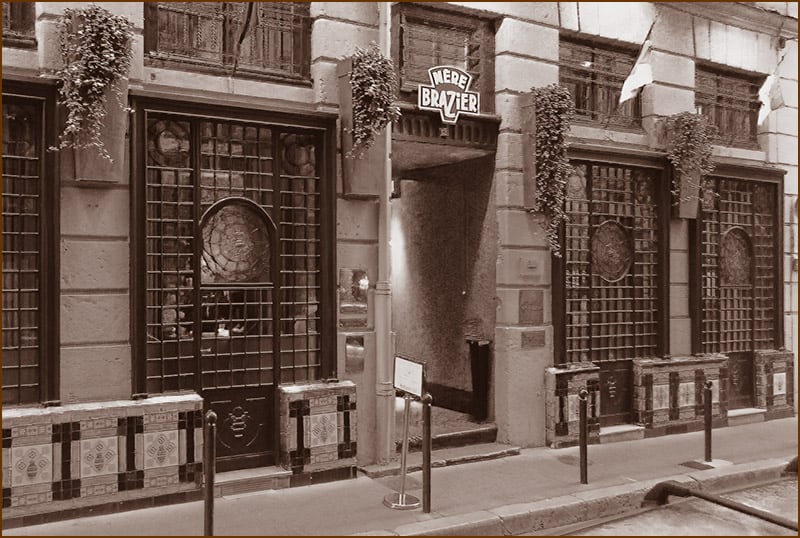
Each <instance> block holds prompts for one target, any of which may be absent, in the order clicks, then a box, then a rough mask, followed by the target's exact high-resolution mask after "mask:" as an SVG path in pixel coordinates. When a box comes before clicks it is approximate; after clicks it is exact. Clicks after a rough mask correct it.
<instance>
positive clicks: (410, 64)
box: [393, 4, 494, 112]
mask: <svg viewBox="0 0 800 538" xmlns="http://www.w3.org/2000/svg"><path fill="white" fill-rule="evenodd" d="M395 12H396V16H395V17H396V23H395V24H396V26H397V28H396V29H395V31H394V36H395V47H393V49H394V50H395V51H396V52H395V58H394V60H395V65H396V66H397V67H398V69H399V76H400V90H401V91H402V92H405V93H406V97H407V98H410V97H409V95H408V94H409V93H413V92H416V91H417V87H418V85H419V84H430V80H429V78H428V69H429V68H431V67H435V66H438V65H449V66H453V67H458V68H459V69H463V70H464V71H466V72H467V73H469V74H470V75H471V76H472V85H471V86H470V90H471V91H475V92H478V93H480V94H481V108H482V109H483V110H485V111H488V112H491V111H492V110H494V94H493V92H494V32H493V30H492V28H491V24H490V21H488V20H485V19H480V18H478V17H468V16H465V15H461V14H458V13H449V12H446V11H442V10H434V9H428V8H422V7H420V6H413V5H402V4H399V5H398V6H397V9H396V10H395ZM412 97H413V99H414V102H415V103H416V96H415V95H414V96H412Z"/></svg>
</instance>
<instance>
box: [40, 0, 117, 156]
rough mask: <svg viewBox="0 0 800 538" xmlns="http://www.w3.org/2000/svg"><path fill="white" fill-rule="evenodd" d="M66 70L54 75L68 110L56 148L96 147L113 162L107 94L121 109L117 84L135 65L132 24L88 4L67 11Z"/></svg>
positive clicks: (62, 33) (63, 32) (63, 36)
mask: <svg viewBox="0 0 800 538" xmlns="http://www.w3.org/2000/svg"><path fill="white" fill-rule="evenodd" d="M58 28H59V37H60V45H61V59H62V62H63V67H62V68H61V69H60V70H59V71H58V72H57V73H56V74H57V76H58V78H59V80H60V82H61V85H60V87H59V94H60V99H59V102H60V103H61V104H63V105H64V107H65V108H66V110H67V119H66V123H65V125H64V130H63V131H62V133H61V136H60V139H59V145H58V148H59V149H61V148H86V147H95V148H97V150H98V151H99V152H100V154H101V155H102V156H103V157H104V158H106V159H108V160H111V156H110V155H109V154H108V151H106V148H105V145H104V144H103V140H102V138H101V132H102V128H103V120H104V119H105V117H106V94H107V90H108V89H111V90H112V92H113V93H114V95H115V96H116V98H117V102H118V103H119V105H120V107H122V108H123V109H126V110H127V106H126V105H125V104H123V101H122V97H123V96H122V93H121V90H120V87H119V82H120V81H122V80H127V77H128V71H129V70H130V65H131V57H132V52H131V40H132V38H133V24H131V22H130V21H129V20H128V19H127V18H126V17H124V16H121V15H113V14H112V13H110V12H109V11H107V10H105V9H103V8H101V7H99V6H96V5H89V6H88V7H85V8H79V9H71V8H67V9H65V10H64V14H63V15H62V16H61V18H60V19H59V22H58Z"/></svg>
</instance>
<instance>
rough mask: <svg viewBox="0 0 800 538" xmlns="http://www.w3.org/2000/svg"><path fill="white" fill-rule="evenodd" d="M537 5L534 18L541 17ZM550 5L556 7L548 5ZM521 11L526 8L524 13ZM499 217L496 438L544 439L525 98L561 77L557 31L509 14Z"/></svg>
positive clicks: (540, 241) (538, 234) (501, 82)
mask: <svg viewBox="0 0 800 538" xmlns="http://www.w3.org/2000/svg"><path fill="white" fill-rule="evenodd" d="M542 6H543V5H539V6H538V7H537V8H536V9H534V10H533V11H535V13H532V14H530V17H534V16H535V15H537V14H538V16H544V15H543V14H542V13H541V9H539V8H541V7H542ZM550 7H553V6H550ZM523 15H524V14H523ZM495 50H496V58H495V84H496V94H495V107H496V111H497V115H499V116H501V117H502V123H501V124H500V134H499V136H498V141H497V157H496V161H495V182H496V185H495V193H496V198H495V199H496V205H497V223H498V236H499V237H498V252H497V273H496V282H497V297H498V305H497V326H496V328H495V366H494V370H495V371H494V379H495V380H496V382H495V387H494V390H495V420H496V423H497V427H498V440H499V441H501V442H507V443H513V444H517V445H523V446H540V445H543V444H544V443H545V435H544V433H545V409H544V406H543V405H542V404H543V402H544V400H545V387H544V378H545V376H544V371H545V368H546V367H548V366H551V365H552V364H553V358H552V357H553V351H552V349H553V336H552V335H553V331H552V316H551V309H550V305H551V298H550V297H551V277H550V256H551V255H550V250H549V247H548V244H547V240H546V237H545V231H544V228H543V227H542V222H541V217H540V216H538V215H532V214H530V213H528V212H527V211H526V210H525V200H524V193H523V182H524V181H528V180H531V178H524V173H523V170H524V162H523V161H524V154H523V147H524V145H523V137H524V136H525V135H524V134H523V125H522V124H521V118H522V110H521V105H522V103H521V100H522V96H523V95H524V94H526V93H528V92H529V91H530V89H531V88H532V87H534V86H545V85H547V84H551V83H554V82H557V81H558V67H557V65H556V64H557V61H558V31H557V30H556V29H554V28H551V27H545V26H541V25H537V24H533V23H531V22H529V20H522V19H521V18H520V19H517V18H511V17H506V18H504V19H503V21H502V23H501V24H500V27H499V29H498V31H497V34H496V41H495Z"/></svg>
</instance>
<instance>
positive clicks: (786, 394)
mask: <svg viewBox="0 0 800 538" xmlns="http://www.w3.org/2000/svg"><path fill="white" fill-rule="evenodd" d="M753 366H754V370H755V372H754V373H755V382H756V394H755V396H756V397H755V405H756V407H760V408H762V409H766V410H767V416H766V418H767V419H771V418H782V417H790V416H792V415H793V414H794V383H793V382H792V380H793V378H794V354H793V353H792V352H791V351H773V350H759V351H756V352H755V360H754V364H753Z"/></svg>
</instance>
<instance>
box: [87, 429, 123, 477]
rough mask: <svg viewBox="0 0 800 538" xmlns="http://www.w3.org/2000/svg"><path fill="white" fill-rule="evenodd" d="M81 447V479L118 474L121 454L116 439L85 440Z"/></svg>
mask: <svg viewBox="0 0 800 538" xmlns="http://www.w3.org/2000/svg"><path fill="white" fill-rule="evenodd" d="M80 447H81V449H80V458H81V474H80V476H81V478H86V477H90V476H100V475H107V474H112V473H117V472H118V470H119V453H118V451H117V449H118V442H117V438H116V437H100V438H97V439H84V440H82V441H81V443H80Z"/></svg>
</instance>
